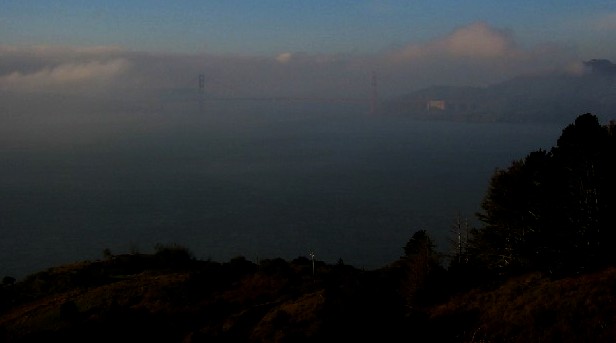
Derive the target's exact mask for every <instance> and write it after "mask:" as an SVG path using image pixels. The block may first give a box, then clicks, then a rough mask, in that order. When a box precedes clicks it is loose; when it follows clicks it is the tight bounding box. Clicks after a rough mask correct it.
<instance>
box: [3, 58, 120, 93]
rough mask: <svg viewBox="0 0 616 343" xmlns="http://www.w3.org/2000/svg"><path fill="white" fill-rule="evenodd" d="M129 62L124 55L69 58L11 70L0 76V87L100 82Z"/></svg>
mask: <svg viewBox="0 0 616 343" xmlns="http://www.w3.org/2000/svg"><path fill="white" fill-rule="evenodd" d="M129 65H130V63H129V62H128V61H127V60H126V59H124V58H116V59H111V60H100V61H99V60H93V61H89V62H68V63H62V64H59V65H54V66H46V67H43V68H41V69H38V70H36V71H32V72H21V71H13V72H11V73H9V74H6V75H3V76H0V88H1V89H11V90H13V89H19V90H24V89H39V88H42V87H45V88H48V87H65V86H79V85H83V84H84V83H87V82H94V83H95V84H98V85H100V84H101V83H104V82H106V81H108V80H110V79H112V78H114V77H116V76H118V75H120V74H121V73H122V72H124V71H125V70H126V69H128V67H129Z"/></svg>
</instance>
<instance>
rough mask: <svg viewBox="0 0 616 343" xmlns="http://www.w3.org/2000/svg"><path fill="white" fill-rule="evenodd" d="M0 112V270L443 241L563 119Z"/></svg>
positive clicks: (350, 257)
mask: <svg viewBox="0 0 616 343" xmlns="http://www.w3.org/2000/svg"><path fill="white" fill-rule="evenodd" d="M9 114H10V116H9V115H6V114H5V116H6V117H5V118H2V119H3V121H4V123H5V125H4V129H3V130H4V131H3V138H1V139H0V163H1V166H2V167H1V168H2V169H1V170H0V209H1V214H0V225H1V227H0V276H2V275H12V276H15V277H19V278H21V277H23V276H25V275H27V274H29V273H32V272H35V271H39V270H42V269H44V268H47V267H50V266H54V265H58V264H61V263H67V262H72V261H77V260H84V259H89V260H94V259H99V258H101V257H102V251H103V249H105V248H109V249H111V251H112V252H113V253H126V252H129V251H134V250H139V251H140V252H151V251H153V247H154V245H155V244H156V243H178V244H182V245H184V246H186V247H188V248H189V249H190V250H191V251H192V252H193V253H194V254H195V256H196V257H198V258H202V259H207V258H211V259H213V260H216V261H220V262H224V261H227V260H228V259H230V258H232V257H235V256H238V255H242V256H245V257H246V258H248V259H250V260H253V261H256V260H257V259H263V258H272V257H283V258H287V259H293V258H295V257H298V256H307V255H308V251H309V250H314V251H315V253H316V257H317V259H320V260H324V261H326V262H328V263H334V262H336V261H337V260H338V259H339V258H342V259H343V260H344V262H345V263H347V264H353V265H355V266H356V267H364V268H367V269H370V268H377V267H381V266H383V265H385V264H387V263H389V262H392V261H393V260H395V259H397V258H398V257H400V256H401V255H402V253H403V250H402V247H403V246H404V244H405V243H406V241H407V240H408V238H409V237H410V236H411V235H412V233H413V232H414V231H416V230H419V229H427V230H428V231H429V232H430V233H431V234H432V235H433V236H434V237H435V239H436V241H437V243H438V244H439V248H441V249H445V248H446V235H447V233H448V231H449V230H450V227H451V225H452V223H453V221H454V218H455V217H456V215H457V214H458V213H460V214H461V215H463V216H468V217H470V218H471V219H472V218H473V216H474V213H475V212H476V211H478V210H479V204H480V202H481V199H482V196H483V194H484V192H485V190H486V187H487V184H488V180H489V177H490V175H491V174H492V172H493V171H494V169H495V168H496V167H506V166H507V165H509V163H510V162H511V161H512V160H513V159H517V158H521V157H523V156H524V155H526V154H527V153H528V152H530V151H532V150H536V149H538V148H549V147H551V146H552V145H554V144H555V142H556V139H557V137H558V136H559V134H560V131H561V129H562V125H554V126H546V125H530V124H524V125H511V124H470V123H448V122H420V121H414V120H411V119H409V118H391V117H382V116H381V117H379V116H370V115H367V114H366V113H364V111H363V109H361V108H358V107H353V106H342V105H310V106H306V105H305V104H272V103H267V104H260V103H252V104H248V103H242V104H231V103H219V104H207V108H206V109H205V110H204V111H198V110H197V109H192V108H191V107H190V106H189V107H184V108H182V107H177V106H176V108H167V107H160V108H156V109H155V110H151V109H150V110H139V109H137V110H131V109H130V108H124V107H121V108H102V109H97V110H95V111H92V110H89V109H88V108H87V107H86V108H81V107H79V106H77V107H75V108H70V109H68V110H66V111H65V112H62V111H60V109H49V108H46V109H45V110H44V111H43V110H33V111H25V110H23V111H21V112H20V111H16V112H15V113H9Z"/></svg>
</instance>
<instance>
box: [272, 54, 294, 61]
mask: <svg viewBox="0 0 616 343" xmlns="http://www.w3.org/2000/svg"><path fill="white" fill-rule="evenodd" d="M292 57H293V54H292V53H290V52H283V53H281V54H279V55H278V56H276V61H278V62H280V63H288V62H289V61H290V60H291V58H292Z"/></svg>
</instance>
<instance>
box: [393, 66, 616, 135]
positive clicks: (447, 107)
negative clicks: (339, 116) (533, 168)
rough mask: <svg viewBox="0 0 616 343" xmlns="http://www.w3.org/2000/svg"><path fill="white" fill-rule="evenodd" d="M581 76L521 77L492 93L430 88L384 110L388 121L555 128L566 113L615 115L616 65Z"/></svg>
mask: <svg viewBox="0 0 616 343" xmlns="http://www.w3.org/2000/svg"><path fill="white" fill-rule="evenodd" d="M586 64H587V66H589V67H588V70H587V71H586V72H585V73H584V74H583V75H572V74H548V75H531V76H520V77H516V78H513V79H511V80H508V81H505V82H502V83H499V84H495V85H492V86H489V87H484V88H479V87H452V86H438V87H430V88H426V89H423V90H420V91H417V92H413V93H410V94H405V95H402V96H399V97H396V98H393V99H391V100H389V101H386V102H385V104H384V105H383V108H384V112H385V113H386V114H388V115H405V116H413V117H416V118H419V119H437V120H455V121H502V122H555V123H563V122H566V121H567V120H569V119H568V118H562V117H561V116H562V113H585V112H592V113H597V114H600V115H613V114H615V113H616V72H613V70H614V69H616V65H615V64H612V63H611V62H609V61H607V60H593V61H589V62H587V63H586Z"/></svg>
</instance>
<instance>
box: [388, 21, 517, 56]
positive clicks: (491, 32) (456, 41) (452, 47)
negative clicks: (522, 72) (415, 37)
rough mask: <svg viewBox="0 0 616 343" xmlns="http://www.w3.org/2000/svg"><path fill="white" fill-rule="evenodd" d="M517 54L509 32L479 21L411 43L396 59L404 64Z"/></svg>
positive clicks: (400, 50)
mask: <svg viewBox="0 0 616 343" xmlns="http://www.w3.org/2000/svg"><path fill="white" fill-rule="evenodd" d="M515 53H516V51H515V43H514V40H513V38H512V36H511V34H510V33H509V32H507V31H505V30H500V29H496V28H493V27H491V26H489V25H488V24H486V23H483V22H477V23H472V24H470V25H467V26H464V27H460V28H458V29H456V30H454V31H453V32H452V33H451V34H449V35H448V36H446V37H442V38H440V39H436V40H433V41H431V42H428V43H425V44H409V45H407V46H405V47H403V48H401V49H399V50H397V51H394V52H393V54H392V58H393V59H394V60H396V61H400V62H405V61H409V60H416V59H422V58H443V57H453V58H475V59H490V58H502V57H506V56H508V55H511V54H515Z"/></svg>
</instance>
